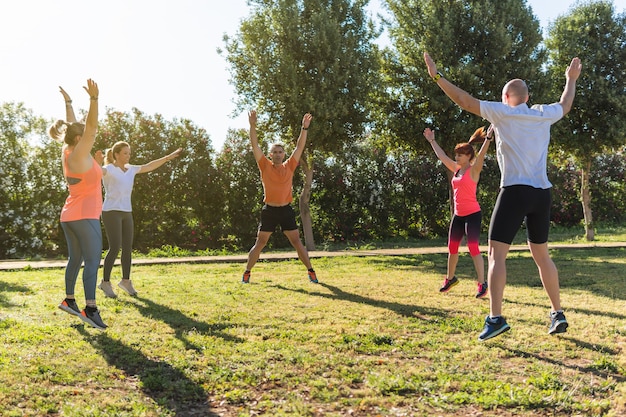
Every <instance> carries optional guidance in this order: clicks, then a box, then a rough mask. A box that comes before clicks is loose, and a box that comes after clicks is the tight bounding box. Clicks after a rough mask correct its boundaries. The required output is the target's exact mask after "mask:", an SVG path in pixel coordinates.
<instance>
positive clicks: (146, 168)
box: [137, 148, 183, 174]
mask: <svg viewBox="0 0 626 417" xmlns="http://www.w3.org/2000/svg"><path fill="white" fill-rule="evenodd" d="M182 151H183V148H178V149H176V150H175V151H174V152H172V153H171V154H169V155H167V156H164V157H163V158H159V159H155V160H154V161H150V162H148V163H147V164H144V165H142V166H141V168H139V171H137V174H144V173H146V172H150V171H154V170H155V169H157V168H158V167H160V166H161V165H163V164H164V163H166V162H167V161H171V160H172V159H174V158H178V157H179V156H180V153H181V152H182Z"/></svg>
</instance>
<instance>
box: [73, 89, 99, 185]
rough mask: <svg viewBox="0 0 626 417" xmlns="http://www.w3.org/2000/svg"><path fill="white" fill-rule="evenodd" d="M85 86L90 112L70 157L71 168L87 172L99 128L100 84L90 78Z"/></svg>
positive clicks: (78, 171) (75, 170)
mask: <svg viewBox="0 0 626 417" xmlns="http://www.w3.org/2000/svg"><path fill="white" fill-rule="evenodd" d="M83 88H84V89H85V91H87V94H89V112H88V113H87V121H86V123H85V130H84V131H83V135H82V136H81V139H80V140H79V141H78V143H77V144H76V146H74V150H73V151H72V153H71V154H70V155H69V157H68V163H69V168H70V169H71V170H72V171H74V172H77V173H81V172H85V171H87V170H88V169H89V168H90V167H91V164H92V157H91V149H92V148H93V144H94V143H95V141H96V131H97V129H98V94H99V90H98V84H96V83H95V81H93V80H92V79H88V80H87V87H83Z"/></svg>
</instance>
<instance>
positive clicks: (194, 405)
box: [76, 326, 219, 417]
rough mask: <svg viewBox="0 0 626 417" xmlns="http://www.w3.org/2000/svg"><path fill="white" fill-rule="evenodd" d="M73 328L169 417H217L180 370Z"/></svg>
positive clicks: (206, 398)
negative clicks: (138, 384)
mask: <svg viewBox="0 0 626 417" xmlns="http://www.w3.org/2000/svg"><path fill="white" fill-rule="evenodd" d="M76 328H77V330H78V332H79V333H81V334H82V335H83V338H84V339H85V341H87V342H89V343H90V344H91V345H92V346H93V347H94V348H95V349H97V350H98V351H99V352H100V354H101V355H102V357H103V358H104V359H105V360H106V361H107V363H108V364H109V365H110V366H113V367H115V368H117V369H120V370H122V371H124V372H125V373H126V375H127V376H128V377H130V378H132V377H136V378H138V379H139V381H140V382H141V389H142V391H143V392H144V393H145V394H146V395H148V396H149V397H150V398H152V399H153V400H154V402H155V404H159V405H161V406H163V407H165V408H167V409H168V410H169V411H170V412H171V414H172V415H175V416H200V415H201V416H207V417H217V416H218V415H219V414H217V413H215V412H213V411H211V409H210V405H209V402H208V401H209V395H208V393H207V392H206V391H205V390H204V389H203V388H202V386H201V385H200V384H198V383H197V382H195V381H193V380H191V379H190V378H188V377H187V376H186V375H185V373H184V372H182V371H181V370H179V369H177V368H175V367H174V366H172V365H170V364H169V363H167V362H162V361H156V360H153V359H150V358H148V357H146V355H144V354H143V353H142V352H141V351H140V350H138V349H135V348H132V347H130V346H127V345H125V344H124V343H122V342H121V341H119V340H116V339H113V338H111V337H109V335H107V334H106V333H98V334H97V335H92V334H90V333H89V332H88V331H87V330H85V328H84V327H83V326H77V327H76Z"/></svg>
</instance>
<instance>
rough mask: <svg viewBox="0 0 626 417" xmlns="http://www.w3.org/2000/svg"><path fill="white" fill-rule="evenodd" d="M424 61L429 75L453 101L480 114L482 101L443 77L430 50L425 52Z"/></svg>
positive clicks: (467, 109) (464, 108) (471, 111)
mask: <svg viewBox="0 0 626 417" xmlns="http://www.w3.org/2000/svg"><path fill="white" fill-rule="evenodd" d="M424 61H425V62H426V67H427V68H428V75H430V77H431V78H432V79H433V80H435V82H436V83H437V85H438V86H439V88H441V89H442V90H443V92H444V93H446V95H447V96H448V97H450V99H452V101H454V102H455V103H456V104H457V105H458V106H459V107H461V108H462V109H463V110H466V111H468V112H470V113H473V114H475V115H477V116H480V101H479V100H478V99H476V98H474V97H472V96H471V95H470V94H469V93H467V92H466V91H464V90H462V89H460V88H459V87H457V86H456V85H454V84H452V83H451V82H450V81H448V80H446V79H445V78H443V77H441V76H440V75H439V74H438V73H437V65H435V61H433V60H432V58H431V57H430V55H428V52H424Z"/></svg>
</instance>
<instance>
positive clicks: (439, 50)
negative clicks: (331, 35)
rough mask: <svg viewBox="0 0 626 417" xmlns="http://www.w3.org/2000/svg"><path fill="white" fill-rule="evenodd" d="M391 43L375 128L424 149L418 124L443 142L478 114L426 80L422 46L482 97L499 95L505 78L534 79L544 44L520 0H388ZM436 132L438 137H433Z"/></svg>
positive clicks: (471, 125) (467, 128) (456, 137)
mask: <svg viewBox="0 0 626 417" xmlns="http://www.w3.org/2000/svg"><path fill="white" fill-rule="evenodd" d="M386 4H387V6H388V8H389V10H390V12H391V13H392V16H393V19H391V21H390V22H389V34H390V37H391V40H392V43H393V47H394V48H393V50H388V51H386V52H385V60H384V61H383V74H384V85H385V90H384V91H385V94H383V95H381V96H379V97H378V106H377V107H378V112H377V114H378V121H379V122H380V125H379V128H380V129H381V131H382V132H384V134H385V135H387V136H388V137H389V139H390V140H391V141H392V143H394V144H401V145H404V146H409V147H412V148H417V149H419V150H420V151H421V152H425V153H430V152H431V149H430V147H429V146H428V142H426V140H423V138H422V137H421V132H422V130H423V128H424V127H426V126H427V125H430V126H432V127H434V128H437V129H438V130H440V131H441V133H442V134H441V135H438V141H439V143H440V144H442V146H443V147H444V148H451V147H453V146H454V144H456V143H459V142H464V141H466V138H468V137H469V136H470V135H471V133H472V132H473V131H474V130H475V129H476V128H477V127H479V126H481V124H483V125H484V122H481V121H480V120H477V119H476V117H475V116H474V115H472V114H470V113H468V112H465V111H462V110H461V109H460V108H459V107H458V106H456V105H455V104H454V103H453V102H452V101H451V100H450V99H449V98H448V97H446V95H445V94H444V93H443V92H442V91H441V90H440V89H439V87H437V85H436V84H435V83H433V82H432V80H431V79H430V77H429V76H428V72H427V71H426V66H425V64H424V58H423V53H424V51H428V52H429V53H430V55H431V56H432V57H433V59H434V60H435V62H437V65H438V68H439V69H440V71H441V72H443V73H444V76H445V77H446V78H449V79H450V80H452V81H453V82H454V83H455V84H456V85H458V86H459V87H461V88H463V89H464V90H466V91H468V92H469V93H470V94H472V95H473V96H474V97H476V98H479V99H483V100H497V101H499V100H500V94H501V90H502V87H503V86H504V84H505V83H506V82H507V81H508V80H509V79H511V78H522V79H526V80H530V81H529V84H530V85H531V86H535V85H540V84H539V83H540V82H541V77H539V71H540V69H541V65H542V63H543V59H544V56H545V51H544V50H543V47H542V46H541V41H542V37H541V32H540V30H539V22H538V21H537V20H536V19H535V18H534V17H533V15H532V13H531V10H530V9H529V8H528V6H526V4H525V1H523V0H503V1H498V2H494V1H491V0H479V1H467V0H451V1H445V2H442V1H437V0H409V1H406V0H387V1H386ZM439 138H440V139H439Z"/></svg>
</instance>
